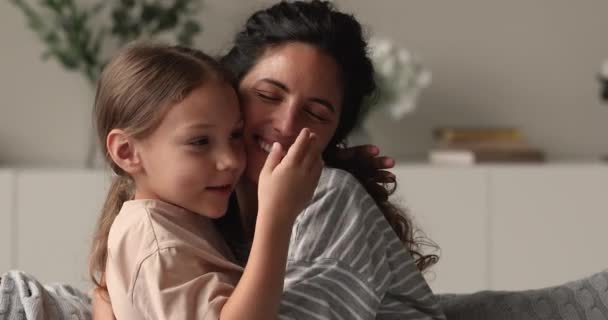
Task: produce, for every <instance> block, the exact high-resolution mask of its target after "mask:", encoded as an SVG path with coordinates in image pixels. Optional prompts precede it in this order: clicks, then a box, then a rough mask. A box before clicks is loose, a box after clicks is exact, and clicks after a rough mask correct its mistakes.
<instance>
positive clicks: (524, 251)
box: [488, 165, 608, 289]
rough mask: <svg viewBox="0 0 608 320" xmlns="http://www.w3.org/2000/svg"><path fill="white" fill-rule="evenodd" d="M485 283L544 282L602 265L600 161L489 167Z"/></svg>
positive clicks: (607, 236) (607, 176) (605, 194)
mask: <svg viewBox="0 0 608 320" xmlns="http://www.w3.org/2000/svg"><path fill="white" fill-rule="evenodd" d="M490 183H491V184H490V186H489V188H488V190H490V192H491V194H490V196H489V199H490V201H489V204H490V206H489V213H490V221H491V223H490V234H491V235H492V238H491V241H490V243H491V246H492V250H490V254H491V257H490V266H491V270H492V282H491V287H493V288H500V289H525V288H536V287H543V286H550V285H555V284H559V283H562V282H564V280H566V279H575V278H578V277H582V276H584V275H588V274H590V273H593V272H597V271H599V270H602V269H606V268H608V254H607V253H608V250H607V248H606V246H607V245H608V166H602V165H597V166H593V165H588V166H572V165H561V166H560V165H554V166H551V167H539V168H535V167H525V168H517V167H504V168H497V169H496V170H492V171H491V176H490Z"/></svg>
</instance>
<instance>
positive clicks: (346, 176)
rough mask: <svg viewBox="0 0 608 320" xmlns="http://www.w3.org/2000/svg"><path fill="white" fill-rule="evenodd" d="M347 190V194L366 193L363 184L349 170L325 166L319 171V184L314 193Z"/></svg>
mask: <svg viewBox="0 0 608 320" xmlns="http://www.w3.org/2000/svg"><path fill="white" fill-rule="evenodd" d="M328 190H332V191H344V190H348V191H349V194H356V195H363V194H367V192H366V191H365V189H364V188H363V185H361V183H360V182H359V180H357V178H356V177H355V176H354V175H352V174H351V173H350V172H348V171H346V170H343V169H339V168H332V167H325V168H323V171H322V172H321V177H320V178H319V184H318V186H317V190H316V191H315V193H320V192H327V191H328Z"/></svg>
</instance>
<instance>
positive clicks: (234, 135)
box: [230, 129, 243, 140]
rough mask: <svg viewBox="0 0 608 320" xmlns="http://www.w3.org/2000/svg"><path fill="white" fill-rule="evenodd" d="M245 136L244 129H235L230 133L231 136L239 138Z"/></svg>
mask: <svg viewBox="0 0 608 320" xmlns="http://www.w3.org/2000/svg"><path fill="white" fill-rule="evenodd" d="M242 137H243V130H242V129H239V130H235V131H234V132H232V134H230V138H232V139H235V140H238V139H241V138H242Z"/></svg>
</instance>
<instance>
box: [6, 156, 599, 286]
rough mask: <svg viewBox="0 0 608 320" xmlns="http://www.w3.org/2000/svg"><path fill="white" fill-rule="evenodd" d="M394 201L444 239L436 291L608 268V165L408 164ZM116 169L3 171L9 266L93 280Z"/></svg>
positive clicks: (45, 276)
mask: <svg viewBox="0 0 608 320" xmlns="http://www.w3.org/2000/svg"><path fill="white" fill-rule="evenodd" d="M393 172H394V173H395V174H396V175H397V177H398V188H397V192H396V193H395V195H393V197H392V200H394V201H396V202H398V203H400V204H402V205H403V206H405V207H406V208H407V209H408V210H409V212H410V213H411V215H413V216H414V218H415V222H416V223H417V224H418V225H419V226H420V227H421V228H422V230H424V231H425V232H426V233H427V234H428V236H429V237H430V238H431V239H433V240H434V241H435V242H437V244H438V245H439V246H440V247H441V258H440V260H439V264H438V265H437V266H435V267H434V268H433V269H432V271H431V272H430V273H428V274H427V275H426V276H427V279H428V280H429V283H430V285H431V287H432V288H433V290H434V291H435V292H473V291H478V290H485V289H498V290H505V289H529V288H537V287H542V286H548V285H553V284H557V283H563V282H565V281H567V280H573V279H576V278H579V277H582V276H584V275H587V274H590V273H593V272H597V271H599V270H603V269H606V268H608V255H607V254H605V252H606V248H605V244H606V243H608V231H606V229H607V228H608V166H605V165H600V164H576V165H556V164H549V165H536V166H532V165H521V166H475V167H439V166H429V165H399V166H397V167H396V168H395V169H394V170H393ZM109 183H110V177H109V175H108V174H107V173H106V172H103V171H87V170H0V272H3V271H6V270H7V269H9V268H17V269H21V270H24V271H27V272H29V273H31V274H33V275H34V276H36V277H37V278H39V279H40V280H41V281H42V282H44V283H50V282H62V283H70V284H72V285H76V286H77V287H79V288H81V289H87V288H88V287H89V285H90V282H89V279H88V272H87V258H88V253H89V250H90V245H91V240H92V235H93V230H94V228H95V223H96V221H97V218H98V215H99V210H100V209H101V206H102V203H103V201H104V199H105V195H106V191H107V188H108V186H109Z"/></svg>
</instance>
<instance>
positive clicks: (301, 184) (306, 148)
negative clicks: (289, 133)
mask: <svg viewBox="0 0 608 320" xmlns="http://www.w3.org/2000/svg"><path fill="white" fill-rule="evenodd" d="M321 149H322V146H321V145H320V144H319V141H318V138H317V137H316V135H315V134H314V133H312V132H311V131H310V130H309V129H306V128H304V129H302V131H301V132H300V134H299V135H298V137H297V138H296V141H295V142H294V144H293V145H292V146H291V147H290V148H289V150H288V151H287V153H286V154H285V152H284V151H283V147H282V146H281V145H280V144H279V143H277V142H275V143H274V144H273V146H272V150H271V152H270V154H269V155H268V158H267V159H266V163H265V164H264V167H263V168H262V171H261V172H260V178H259V184H258V197H259V213H258V216H262V217H267V218H268V219H267V221H272V222H276V223H282V224H287V225H290V226H291V224H293V222H294V221H295V219H296V217H297V216H298V215H299V214H300V212H301V211H302V210H304V209H305V208H306V206H307V205H308V202H310V199H311V198H312V195H313V193H314V191H315V188H316V187H317V183H318V182H319V177H320V176H321V170H322V169H323V160H322V158H321V151H322V150H321Z"/></svg>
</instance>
